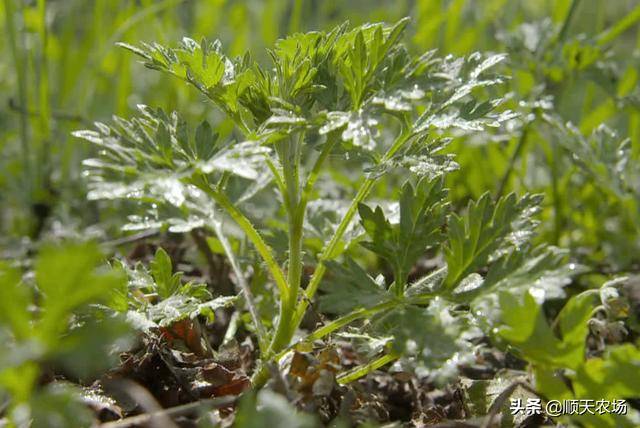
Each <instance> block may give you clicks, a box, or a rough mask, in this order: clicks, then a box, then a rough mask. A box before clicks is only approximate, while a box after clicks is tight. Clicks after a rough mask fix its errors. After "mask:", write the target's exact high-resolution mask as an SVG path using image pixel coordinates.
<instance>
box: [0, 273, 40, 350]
mask: <svg viewBox="0 0 640 428" xmlns="http://www.w3.org/2000/svg"><path fill="white" fill-rule="evenodd" d="M32 300H33V298H32V296H31V291H30V290H29V287H28V286H27V285H26V284H24V283H23V282H22V278H21V275H20V271H19V270H18V269H15V268H12V267H10V266H8V265H7V264H5V263H0V323H1V324H4V325H5V326H6V327H8V328H9V329H10V331H11V332H12V333H13V335H14V337H15V338H16V339H18V340H25V339H27V338H29V335H30V333H31V314H30V313H29V305H30V304H31V302H32Z"/></svg>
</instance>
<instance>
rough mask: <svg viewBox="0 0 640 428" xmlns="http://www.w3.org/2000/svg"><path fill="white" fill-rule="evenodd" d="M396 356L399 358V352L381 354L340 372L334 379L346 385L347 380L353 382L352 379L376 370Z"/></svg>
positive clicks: (393, 359) (395, 358)
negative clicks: (365, 362)
mask: <svg viewBox="0 0 640 428" xmlns="http://www.w3.org/2000/svg"><path fill="white" fill-rule="evenodd" d="M398 358H400V354H398V353H397V352H393V351H391V352H389V353H388V354H384V355H381V356H380V357H378V358H376V359H375V360H373V361H370V362H368V363H367V364H363V365H361V366H357V367H354V368H353V369H351V370H348V371H346V372H344V373H340V374H339V375H338V377H337V379H336V380H337V381H338V383H339V384H340V385H346V384H348V383H349V382H353V381H354V380H358V379H360V378H361V377H364V376H366V375H368V374H369V373H371V372H372V371H375V370H378V369H379V368H380V367H382V366H385V365H387V364H389V363H390V362H392V361H395V360H397V359H398Z"/></svg>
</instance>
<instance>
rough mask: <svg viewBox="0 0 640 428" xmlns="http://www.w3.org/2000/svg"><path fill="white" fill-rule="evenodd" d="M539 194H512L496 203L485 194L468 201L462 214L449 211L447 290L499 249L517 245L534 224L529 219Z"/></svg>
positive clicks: (538, 199)
mask: <svg viewBox="0 0 640 428" xmlns="http://www.w3.org/2000/svg"><path fill="white" fill-rule="evenodd" d="M540 200H541V196H539V195H537V196H536V195H533V196H532V195H525V196H523V197H522V198H521V199H519V200H518V199H517V198H516V196H515V195H514V194H510V195H508V196H505V197H503V198H501V199H500V200H499V201H498V202H497V203H494V202H492V201H491V198H490V196H489V194H488V193H485V194H484V195H482V196H481V197H480V199H478V201H476V202H473V201H470V202H469V205H468V212H467V214H466V215H465V216H464V217H460V216H458V215H457V214H455V213H454V214H451V216H450V218H449V224H448V226H449V231H448V238H449V239H448V243H447V245H446V247H445V258H446V260H447V268H448V275H447V279H446V281H445V286H446V288H447V289H452V288H453V287H455V286H456V285H457V284H458V283H459V282H460V281H462V279H464V278H465V277H466V276H467V275H469V274H470V273H473V272H475V271H476V270H477V269H478V268H480V267H482V266H484V265H485V264H486V263H487V262H488V261H489V260H490V258H491V257H492V256H493V255H494V253H496V252H497V251H498V250H500V249H501V248H504V247H505V246H508V245H513V244H515V245H518V244H519V243H521V241H522V239H523V237H524V238H526V237H528V236H530V235H531V233H532V230H533V227H534V226H535V225H536V223H535V222H534V221H533V220H532V219H531V217H532V215H533V214H535V213H536V212H537V210H538V205H539V203H540Z"/></svg>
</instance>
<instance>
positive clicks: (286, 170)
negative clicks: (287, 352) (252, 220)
mask: <svg viewBox="0 0 640 428" xmlns="http://www.w3.org/2000/svg"><path fill="white" fill-rule="evenodd" d="M303 138H304V134H303V133H299V134H298V138H297V139H296V138H295V137H294V136H292V137H290V138H289V139H287V140H286V141H283V142H282V143H281V144H280V145H279V146H277V148H276V149H277V152H278V156H279V158H280V164H281V165H282V177H283V183H282V184H283V185H284V186H283V188H282V189H281V191H284V193H283V195H282V196H283V200H284V201H285V209H286V212H287V220H288V232H289V233H288V235H289V259H288V263H287V265H288V266H287V267H288V269H287V284H288V286H289V296H288V299H286V300H281V302H280V315H279V317H278V325H277V327H276V332H275V334H274V336H273V340H272V341H271V345H270V346H269V352H277V351H279V350H280V349H282V348H284V347H286V346H287V345H288V344H289V342H290V341H291V337H292V336H293V333H294V332H295V327H294V326H293V325H292V320H293V317H294V314H295V305H296V302H297V301H298V292H299V290H300V281H301V277H302V226H303V221H304V210H302V211H301V210H300V209H299V199H300V148H301V147H300V146H301V144H302V139H303Z"/></svg>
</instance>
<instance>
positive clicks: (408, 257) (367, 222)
mask: <svg viewBox="0 0 640 428" xmlns="http://www.w3.org/2000/svg"><path fill="white" fill-rule="evenodd" d="M445 196H446V191H445V190H444V189H443V184H442V181H441V180H433V181H427V180H423V181H421V182H420V183H419V184H418V185H417V187H416V189H415V190H414V188H413V186H411V184H410V183H406V184H405V185H404V186H403V189H402V195H401V198H400V221H399V223H398V224H391V222H390V221H389V220H388V219H387V218H386V217H385V215H384V213H383V212H382V209H380V207H378V208H376V210H375V211H374V210H372V209H371V208H369V207H367V206H366V205H363V204H361V205H360V206H359V207H358V211H359V213H360V222H361V224H362V227H363V228H364V230H365V232H366V233H367V235H368V237H369V239H370V240H369V241H366V242H363V243H361V244H362V245H363V246H365V247H366V248H367V249H369V250H371V251H373V252H374V253H376V254H378V255H379V256H380V257H382V258H384V259H385V260H387V262H389V264H391V266H393V269H394V274H395V275H396V278H395V281H396V287H400V289H403V287H404V282H405V281H406V277H407V275H408V273H409V271H410V269H411V267H413V265H414V264H415V262H416V261H417V259H418V258H419V257H420V256H421V255H422V254H424V252H425V251H426V249H427V248H428V247H432V246H436V245H438V244H439V243H440V241H441V239H442V234H441V231H440V228H441V226H442V224H443V223H444V216H445V209H446V204H445V202H444V198H445Z"/></svg>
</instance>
